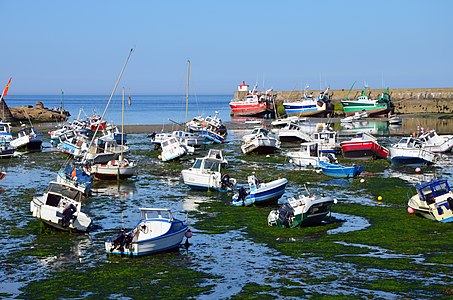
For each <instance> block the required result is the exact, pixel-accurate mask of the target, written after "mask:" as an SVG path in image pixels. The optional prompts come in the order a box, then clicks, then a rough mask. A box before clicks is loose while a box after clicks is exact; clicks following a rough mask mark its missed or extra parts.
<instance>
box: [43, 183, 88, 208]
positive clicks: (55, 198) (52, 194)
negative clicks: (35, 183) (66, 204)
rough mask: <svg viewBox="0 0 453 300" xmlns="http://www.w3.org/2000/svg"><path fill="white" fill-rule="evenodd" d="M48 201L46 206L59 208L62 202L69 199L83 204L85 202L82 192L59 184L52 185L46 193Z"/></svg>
mask: <svg viewBox="0 0 453 300" xmlns="http://www.w3.org/2000/svg"><path fill="white" fill-rule="evenodd" d="M46 194H47V199H46V205H49V206H54V207H58V206H59V204H60V200H61V199H64V198H68V199H71V200H74V201H76V202H81V201H82V200H83V194H82V192H80V191H78V190H76V189H73V188H71V187H70V186H67V185H62V184H58V183H52V182H51V183H50V185H49V187H48V188H47V191H46Z"/></svg>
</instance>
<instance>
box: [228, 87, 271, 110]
mask: <svg viewBox="0 0 453 300" xmlns="http://www.w3.org/2000/svg"><path fill="white" fill-rule="evenodd" d="M243 84H244V85H245V82H243ZM247 87H248V85H247ZM271 91H272V90H271V89H270V90H267V91H266V92H264V93H259V92H258V91H257V89H256V86H255V87H254V88H253V90H252V91H249V92H248V93H247V95H246V97H245V99H233V100H231V101H230V104H229V105H230V108H231V112H232V114H233V115H235V116H263V115H266V114H273V113H274V100H275V98H276V95H273V94H271Z"/></svg>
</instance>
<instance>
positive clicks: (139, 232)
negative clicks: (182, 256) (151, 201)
mask: <svg viewBox="0 0 453 300" xmlns="http://www.w3.org/2000/svg"><path fill="white" fill-rule="evenodd" d="M184 236H186V237H187V238H189V237H191V236H192V233H191V232H190V229H189V225H188V221H187V220H186V221H182V220H178V219H175V218H174V217H173V214H172V213H171V211H170V209H168V208H140V219H139V221H138V223H137V224H136V225H135V227H134V228H133V229H132V230H130V231H128V232H125V231H124V230H122V231H121V232H120V233H119V235H118V236H117V237H116V238H115V239H112V238H111V239H109V240H108V241H106V242H105V251H106V252H107V254H119V255H129V256H139V255H147V254H151V253H156V252H162V251H167V250H171V249H175V248H178V247H179V246H180V244H181V242H182V240H183V239H184Z"/></svg>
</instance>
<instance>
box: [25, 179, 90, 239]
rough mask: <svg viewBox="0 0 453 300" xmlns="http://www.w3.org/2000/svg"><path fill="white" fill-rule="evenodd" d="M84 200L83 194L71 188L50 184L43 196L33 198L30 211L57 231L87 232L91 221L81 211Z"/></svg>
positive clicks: (59, 184)
mask: <svg viewBox="0 0 453 300" xmlns="http://www.w3.org/2000/svg"><path fill="white" fill-rule="evenodd" d="M82 199H83V195H82V192H80V191H78V190H76V189H73V188H72V187H71V186H69V185H66V184H61V183H57V182H50V184H49V187H48V188H47V190H46V191H45V192H44V194H43V195H42V196H35V197H33V200H32V201H31V202H30V211H31V212H32V214H33V216H34V217H36V218H38V219H40V220H42V221H43V222H44V223H45V224H48V225H50V226H52V227H55V228H57V229H60V230H64V231H80V232H86V231H88V230H89V227H90V224H91V219H90V218H89V217H88V216H87V215H86V214H85V213H83V212H82V211H81V207H82Z"/></svg>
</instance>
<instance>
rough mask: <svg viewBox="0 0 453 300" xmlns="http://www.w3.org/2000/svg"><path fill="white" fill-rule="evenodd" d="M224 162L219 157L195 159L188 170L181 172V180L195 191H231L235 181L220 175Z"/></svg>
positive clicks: (227, 176) (225, 175)
mask: <svg viewBox="0 0 453 300" xmlns="http://www.w3.org/2000/svg"><path fill="white" fill-rule="evenodd" d="M224 163H225V161H224V159H223V157H222V156H221V155H215V156H213V155H211V156H205V157H200V158H196V159H195V163H194V164H193V166H192V167H191V168H189V169H186V170H182V172H181V173H182V178H183V181H184V183H185V184H186V185H188V186H189V187H190V188H191V189H195V190H216V191H222V192H225V191H228V190H232V189H233V188H234V186H235V185H236V180H235V179H233V178H230V176H229V175H228V174H225V173H222V170H221V167H222V166H223V165H224Z"/></svg>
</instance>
